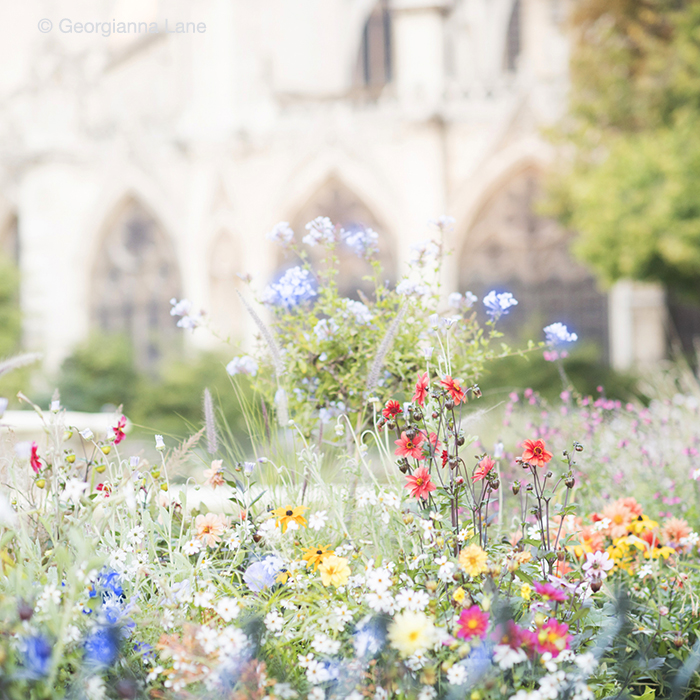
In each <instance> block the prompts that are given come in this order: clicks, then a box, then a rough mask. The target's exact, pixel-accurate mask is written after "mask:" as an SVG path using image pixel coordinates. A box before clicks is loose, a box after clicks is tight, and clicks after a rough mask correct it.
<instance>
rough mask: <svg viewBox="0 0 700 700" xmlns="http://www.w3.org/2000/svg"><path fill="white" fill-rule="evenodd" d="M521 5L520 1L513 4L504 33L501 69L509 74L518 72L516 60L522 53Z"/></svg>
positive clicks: (517, 0)
mask: <svg viewBox="0 0 700 700" xmlns="http://www.w3.org/2000/svg"><path fill="white" fill-rule="evenodd" d="M521 15H522V4H521V2H520V0H515V2H513V9H512V10H511V12H510V19H509V20H508V29H507V33H506V51H505V56H504V58H503V67H504V68H505V70H507V71H508V72H510V73H515V71H516V70H518V59H519V58H520V53H521V51H522V48H523V46H522V43H523V39H522V16H521Z"/></svg>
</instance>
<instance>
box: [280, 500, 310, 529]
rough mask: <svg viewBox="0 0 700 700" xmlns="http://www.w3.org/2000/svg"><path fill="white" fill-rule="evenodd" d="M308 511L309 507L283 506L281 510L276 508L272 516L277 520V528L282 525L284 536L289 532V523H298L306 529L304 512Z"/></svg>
mask: <svg viewBox="0 0 700 700" xmlns="http://www.w3.org/2000/svg"><path fill="white" fill-rule="evenodd" d="M308 509H309V507H308V506H297V507H296V508H295V507H294V506H282V507H281V508H275V510H273V511H272V515H274V516H275V518H277V527H279V526H280V525H282V534H284V533H285V532H287V527H288V526H289V523H296V524H297V525H303V526H304V527H306V518H305V517H304V511H305V510H308Z"/></svg>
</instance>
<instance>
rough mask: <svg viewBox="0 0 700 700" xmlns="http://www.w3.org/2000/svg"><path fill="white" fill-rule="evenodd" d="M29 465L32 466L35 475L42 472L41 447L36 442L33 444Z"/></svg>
mask: <svg viewBox="0 0 700 700" xmlns="http://www.w3.org/2000/svg"><path fill="white" fill-rule="evenodd" d="M29 463H30V464H31V465H32V469H33V470H34V473H35V474H38V473H39V472H40V471H41V462H40V461H39V445H37V444H36V443H35V442H33V443H32V453H31V456H30V457H29Z"/></svg>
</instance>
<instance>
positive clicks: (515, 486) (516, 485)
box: [510, 481, 520, 496]
mask: <svg viewBox="0 0 700 700" xmlns="http://www.w3.org/2000/svg"><path fill="white" fill-rule="evenodd" d="M510 489H511V491H512V492H513V495H514V496H517V495H518V494H519V493H520V482H519V481H514V482H513V483H512V484H511V487H510Z"/></svg>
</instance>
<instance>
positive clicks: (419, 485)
mask: <svg viewBox="0 0 700 700" xmlns="http://www.w3.org/2000/svg"><path fill="white" fill-rule="evenodd" d="M406 481H407V482H408V483H407V484H406V485H405V486H404V488H406V489H410V491H411V496H413V497H414V498H422V499H424V500H425V499H427V498H428V494H429V493H430V492H431V491H435V489H436V488H437V486H435V484H434V483H433V482H432V481H431V480H430V472H429V471H428V469H427V467H420V469H416V471H415V472H414V473H413V474H407V475H406Z"/></svg>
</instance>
